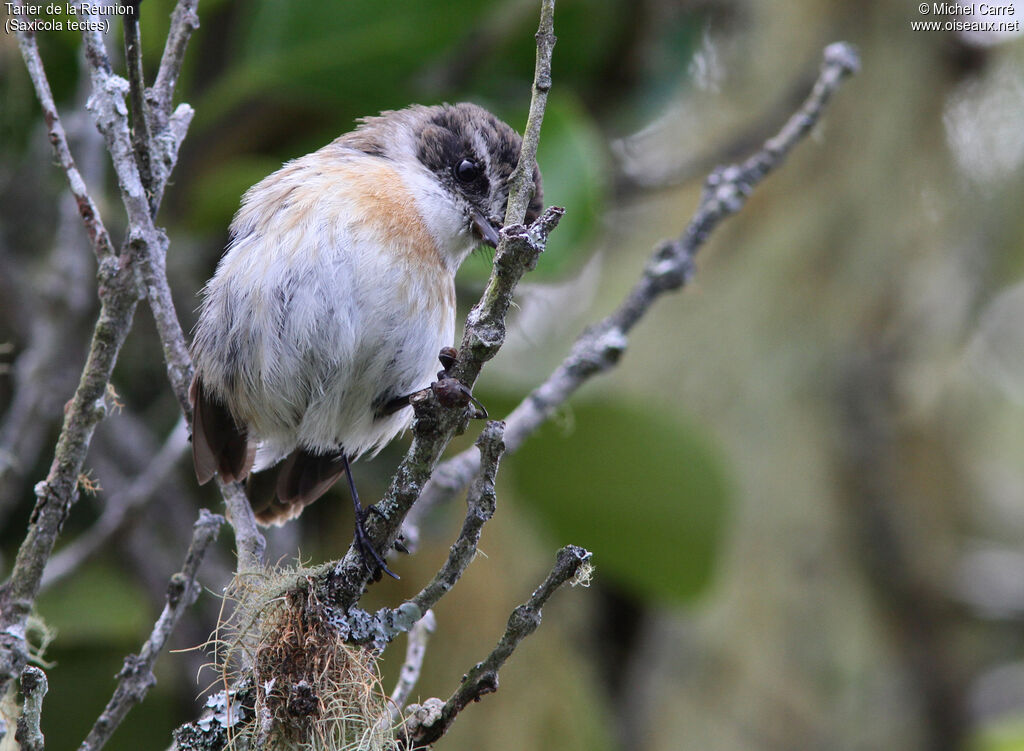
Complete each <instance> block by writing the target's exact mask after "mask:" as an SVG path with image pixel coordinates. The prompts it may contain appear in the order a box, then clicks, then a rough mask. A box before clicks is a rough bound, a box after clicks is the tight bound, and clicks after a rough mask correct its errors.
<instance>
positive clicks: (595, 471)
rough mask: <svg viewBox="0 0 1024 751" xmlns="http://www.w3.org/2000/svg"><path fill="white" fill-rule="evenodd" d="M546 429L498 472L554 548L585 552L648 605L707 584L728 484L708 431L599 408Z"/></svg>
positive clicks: (577, 411) (644, 410)
mask: <svg viewBox="0 0 1024 751" xmlns="http://www.w3.org/2000/svg"><path fill="white" fill-rule="evenodd" d="M570 414H571V417H570V421H571V428H570V429H568V430H566V429H565V428H564V427H562V428H559V426H558V425H554V424H551V423H550V422H549V423H548V424H547V425H545V426H544V427H543V428H542V429H541V431H540V432H539V434H538V435H537V436H535V437H533V438H531V439H529V440H528V441H527V443H526V444H525V445H524V446H523V447H522V449H521V450H520V451H519V452H517V453H516V454H515V455H513V456H511V457H509V459H508V460H507V461H506V463H505V468H506V470H507V471H508V472H509V474H510V475H511V476H512V478H513V482H514V484H515V487H516V489H517V491H518V493H517V495H518V496H519V497H520V498H521V499H522V502H524V503H526V504H528V505H529V506H530V508H531V509H532V510H533V511H534V513H535V514H536V515H537V518H538V519H539V520H540V522H541V523H542V524H543V525H544V527H546V528H547V530H548V531H549V532H550V533H551V534H552V535H553V536H554V538H555V542H556V544H558V545H562V544H566V543H575V544H578V545H582V546H584V547H586V548H587V549H588V550H591V551H592V552H593V553H594V563H595V565H596V567H597V576H598V577H599V578H603V577H607V578H609V579H611V580H614V581H616V582H617V583H619V584H621V585H624V586H626V587H628V588H630V589H631V590H633V591H635V592H636V593H638V594H640V595H642V596H646V597H649V598H652V599H656V600H668V601H675V602H685V601H689V600H691V599H693V598H694V597H696V596H697V595H698V594H700V593H701V592H702V591H703V590H704V589H705V588H706V587H707V585H708V583H709V581H710V579H711V575H712V572H713V568H714V563H715V558H716V554H717V551H718V547H719V543H720V540H721V537H722V529H723V527H724V523H725V520H726V515H727V509H728V506H729V503H728V501H729V496H730V493H729V483H728V482H727V474H726V470H725V467H724V465H723V463H722V461H721V459H720V457H719V452H718V451H717V450H716V449H715V447H714V445H713V444H712V442H711V440H710V437H709V436H708V435H707V433H706V432H705V431H703V430H701V429H700V428H699V426H697V425H694V424H691V423H689V422H687V421H685V420H682V419H678V418H675V417H674V416H673V417H669V416H668V415H667V414H666V412H665V411H664V410H657V409H654V408H653V407H652V406H648V405H642V406H637V405H631V404H622V403H616V402H610V401H605V402H601V403H595V402H591V403H581V404H578V405H576V406H574V407H572V408H571V409H570Z"/></svg>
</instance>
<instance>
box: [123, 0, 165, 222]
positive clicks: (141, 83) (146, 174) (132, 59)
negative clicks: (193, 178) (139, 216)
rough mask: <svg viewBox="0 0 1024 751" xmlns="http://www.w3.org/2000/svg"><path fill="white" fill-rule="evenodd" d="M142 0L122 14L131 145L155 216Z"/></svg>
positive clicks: (150, 211)
mask: <svg viewBox="0 0 1024 751" xmlns="http://www.w3.org/2000/svg"><path fill="white" fill-rule="evenodd" d="M141 2H142V0H131V1H130V2H129V3H128V4H127V5H126V6H125V7H126V8H127V9H128V10H127V12H126V13H124V15H122V16H121V23H122V25H123V26H124V59H125V66H126V67H127V69H128V90H129V95H130V98H131V103H132V128H131V135H132V148H133V149H134V150H135V165H136V166H137V167H138V170H139V177H140V178H141V180H142V187H143V189H144V190H145V191H146V194H147V195H148V196H149V213H150V215H151V216H156V209H157V204H156V203H155V202H154V200H153V199H154V197H155V196H154V192H153V168H152V165H151V164H150V160H151V158H152V154H153V148H152V144H151V143H150V134H149V114H148V113H147V112H146V109H147V108H146V97H145V89H146V79H145V76H144V74H143V72H142V40H141V39H140V38H139V4H140V3H141Z"/></svg>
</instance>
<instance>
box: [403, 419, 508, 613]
mask: <svg viewBox="0 0 1024 751" xmlns="http://www.w3.org/2000/svg"><path fill="white" fill-rule="evenodd" d="M504 429H505V424H504V423H502V422H489V423H487V426H486V427H485V428H484V429H483V430H482V431H481V433H480V437H479V438H477V440H476V445H477V447H478V448H479V450H480V455H481V456H482V457H483V462H482V464H481V471H480V472H479V473H478V474H477V477H476V480H475V482H474V483H473V486H472V487H471V488H470V490H469V495H468V496H467V498H466V520H465V521H464V522H463V524H462V531H461V532H460V533H459V537H458V539H456V541H455V542H454V543H453V544H452V547H451V550H450V551H449V553H448V560H447V561H445V564H444V566H442V567H441V570H440V571H438V572H437V574H436V575H435V576H434V578H433V579H432V580H431V581H430V583H429V584H427V586H425V587H424V588H423V589H422V590H420V592H419V594H417V595H416V596H415V597H413V598H412V599H411V600H410V602H412V603H413V604H415V605H416V606H417V607H418V608H419V609H420V612H421V613H426V612H427V611H428V610H429V609H430V608H432V607H434V605H436V604H437V601H438V600H440V599H441V598H442V597H443V596H444V595H445V594H446V593H447V592H448V591H449V590H451V588H452V587H454V586H455V584H456V582H458V580H459V579H460V578H462V574H463V572H465V570H466V567H467V566H469V564H470V562H471V561H472V560H473V559H474V558H475V557H476V551H477V544H478V543H479V542H480V533H481V531H482V530H483V526H484V524H486V523H487V522H488V521H490V519H491V517H492V516H494V510H495V504H496V497H495V493H494V477H495V475H496V474H497V472H498V462H499V461H500V460H501V455H502V452H504V450H505V444H504V443H502V441H501V437H502V435H503V433H504Z"/></svg>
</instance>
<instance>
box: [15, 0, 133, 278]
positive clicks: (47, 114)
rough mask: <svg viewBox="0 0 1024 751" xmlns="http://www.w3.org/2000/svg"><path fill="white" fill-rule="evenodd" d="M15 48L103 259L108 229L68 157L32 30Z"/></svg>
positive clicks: (108, 252)
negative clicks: (23, 62)
mask: <svg viewBox="0 0 1024 751" xmlns="http://www.w3.org/2000/svg"><path fill="white" fill-rule="evenodd" d="M14 3H15V5H17V6H19V7H21V8H24V5H23V3H22V0H14ZM17 33H18V47H19V48H20V49H21V57H22V59H24V61H25V67H26V68H27V69H28V74H29V77H30V78H31V79H32V86H33V87H34V88H35V90H36V97H37V98H38V99H39V104H40V105H41V106H42V108H43V119H44V120H46V127H47V130H48V131H49V136H50V144H51V145H52V146H53V153H54V155H55V156H56V157H57V163H58V164H59V165H60V168H61V169H62V170H64V174H65V175H66V176H67V178H68V187H69V188H70V189H71V194H72V195H73V196H74V197H75V201H76V202H77V203H78V213H79V214H80V215H81V217H82V222H83V223H84V224H85V230H86V232H88V233H89V242H90V243H91V244H92V248H93V252H94V253H95V254H96V258H98V259H99V260H100V261H102V260H103V259H104V258H108V257H111V256H113V255H114V247H113V244H112V243H111V242H110V235H109V234H108V233H107V228H106V227H104V226H103V220H102V219H101V218H100V212H99V209H98V208H96V204H95V203H94V202H93V200H92V197H91V196H90V195H89V189H88V187H87V186H86V184H85V180H83V179H82V175H81V173H79V171H78V167H77V166H76V165H75V159H74V157H72V156H71V148H70V147H69V146H68V137H67V134H66V133H65V132H64V126H63V125H62V124H61V121H60V116H59V115H58V114H57V105H56V103H55V102H54V101H53V92H52V91H51V90H50V82H49V80H48V79H47V78H46V71H45V70H44V69H43V60H42V58H41V57H40V56H39V47H38V46H37V45H36V35H35V32H34V31H18V32H17Z"/></svg>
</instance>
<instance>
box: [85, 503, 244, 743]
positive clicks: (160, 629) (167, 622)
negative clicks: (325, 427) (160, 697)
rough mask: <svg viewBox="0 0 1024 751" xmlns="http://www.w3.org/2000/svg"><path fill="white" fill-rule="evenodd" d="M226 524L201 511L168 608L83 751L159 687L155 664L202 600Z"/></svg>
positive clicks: (127, 664)
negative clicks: (202, 576) (206, 562)
mask: <svg viewBox="0 0 1024 751" xmlns="http://www.w3.org/2000/svg"><path fill="white" fill-rule="evenodd" d="M223 523H224V517H222V516H218V515H217V514H211V513H210V512H209V511H207V510H206V509H202V510H200V512H199V519H198V520H197V521H196V523H195V527H194V532H193V534H192V542H191V544H190V545H189V548H188V553H187V554H186V556H185V563H184V564H183V565H182V568H181V571H180V572H178V573H177V574H175V575H174V576H172V577H171V582H170V585H169V586H168V588H167V604H166V605H165V606H164V610H163V612H162V613H161V614H160V617H159V618H158V619H157V622H156V625H155V626H153V632H152V633H151V634H150V636H149V639H147V640H146V643H145V644H143V645H142V650H141V651H140V652H139V654H137V655H129V656H128V657H127V658H125V661H124V667H123V668H121V672H120V673H119V674H118V678H119V679H120V682H119V683H118V685H117V689H116V690H115V691H114V696H113V697H112V698H111V699H110V701H109V702H108V703H107V706H106V709H104V710H103V714H101V715H100V716H99V719H97V720H96V724H95V725H93V728H92V730H90V731H89V735H88V737H86V739H85V741H84V742H83V743H82V745H81V746H80V747H79V751H98V750H99V749H100V748H102V747H103V744H104V743H106V742H107V740H108V739H109V738H110V736H111V735H112V734H113V732H114V730H115V729H116V728H117V726H118V725H119V724H120V723H121V720H123V719H124V717H125V715H126V714H128V710H130V709H131V708H132V707H133V706H135V705H136V704H137V703H139V702H140V701H142V699H143V698H145V696H146V693H147V692H148V691H149V689H150V687H151V686H152V685H153V684H154V683H156V678H154V677H153V664H154V663H155V662H156V658H157V657H158V656H159V655H160V653H161V652H162V651H163V648H164V645H166V644H167V639H168V638H169V637H170V635H171V632H172V631H173V630H174V627H175V626H176V625H177V623H178V620H179V619H180V618H181V615H182V613H184V612H185V609H186V608H188V607H189V606H191V605H192V603H194V602H195V601H196V599H197V598H198V597H199V582H198V581H196V575H197V573H198V571H199V564H200V563H202V560H203V556H204V555H205V553H206V549H207V548H208V547H209V546H210V543H212V542H213V540H214V539H215V538H216V537H217V533H218V532H219V531H220V525H221V524H223Z"/></svg>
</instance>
